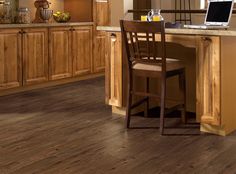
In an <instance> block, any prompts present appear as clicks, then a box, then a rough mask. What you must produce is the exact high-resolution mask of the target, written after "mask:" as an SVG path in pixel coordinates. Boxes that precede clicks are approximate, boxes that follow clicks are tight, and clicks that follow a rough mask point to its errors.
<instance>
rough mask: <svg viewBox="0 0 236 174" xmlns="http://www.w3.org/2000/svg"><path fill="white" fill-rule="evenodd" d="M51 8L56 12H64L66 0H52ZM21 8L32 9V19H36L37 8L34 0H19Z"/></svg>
mask: <svg viewBox="0 0 236 174" xmlns="http://www.w3.org/2000/svg"><path fill="white" fill-rule="evenodd" d="M50 2H51V6H50V8H51V9H52V10H54V12H56V11H64V0H50ZM19 7H28V8H29V9H30V14H31V19H32V20H33V19H34V15H35V11H36V9H35V7H34V0H19Z"/></svg>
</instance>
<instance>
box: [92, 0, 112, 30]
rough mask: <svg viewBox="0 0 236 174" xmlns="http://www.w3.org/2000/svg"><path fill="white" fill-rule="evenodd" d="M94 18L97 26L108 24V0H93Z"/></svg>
mask: <svg viewBox="0 0 236 174" xmlns="http://www.w3.org/2000/svg"><path fill="white" fill-rule="evenodd" d="M95 1H96V5H95V9H94V11H95V13H94V19H95V22H96V25H97V26H109V25H110V4H109V0H95Z"/></svg>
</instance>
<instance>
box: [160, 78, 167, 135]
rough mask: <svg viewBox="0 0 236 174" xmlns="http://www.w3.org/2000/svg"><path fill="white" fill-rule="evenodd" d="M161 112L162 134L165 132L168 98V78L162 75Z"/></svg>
mask: <svg viewBox="0 0 236 174" xmlns="http://www.w3.org/2000/svg"><path fill="white" fill-rule="evenodd" d="M161 81H162V82H161V113H160V134H161V135H163V134H164V127H165V125H164V124H165V102H166V101H165V98H166V78H165V77H162V80H161Z"/></svg>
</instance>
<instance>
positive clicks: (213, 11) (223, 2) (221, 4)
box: [184, 0, 234, 29]
mask: <svg viewBox="0 0 236 174" xmlns="http://www.w3.org/2000/svg"><path fill="white" fill-rule="evenodd" d="M233 6H234V0H209V1H208V8H207V14H206V17H205V23H204V24H203V25H184V28H193V29H227V28H228V27H229V21H230V18H231V15H232V11H233Z"/></svg>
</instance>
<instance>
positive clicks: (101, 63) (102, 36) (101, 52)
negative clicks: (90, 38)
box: [93, 32, 106, 72]
mask: <svg viewBox="0 0 236 174" xmlns="http://www.w3.org/2000/svg"><path fill="white" fill-rule="evenodd" d="M94 39H95V40H94V56H93V57H94V71H95V72H104V71H105V52H106V51H105V45H106V33H105V32H97V34H96V36H95V38H94Z"/></svg>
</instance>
